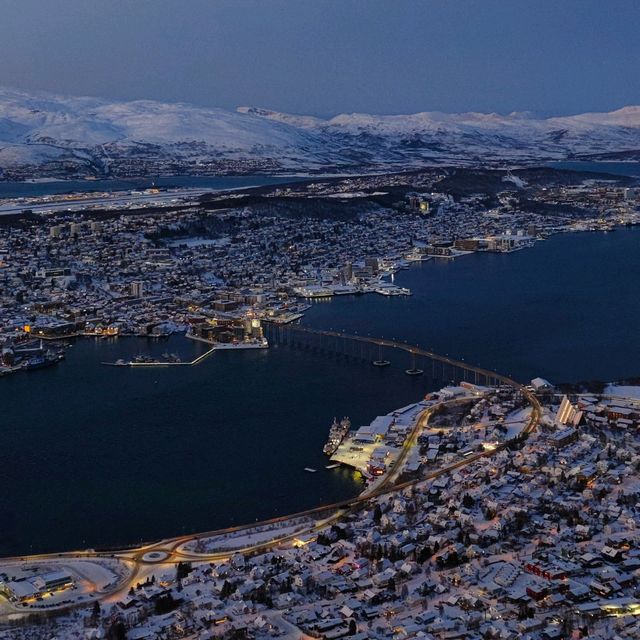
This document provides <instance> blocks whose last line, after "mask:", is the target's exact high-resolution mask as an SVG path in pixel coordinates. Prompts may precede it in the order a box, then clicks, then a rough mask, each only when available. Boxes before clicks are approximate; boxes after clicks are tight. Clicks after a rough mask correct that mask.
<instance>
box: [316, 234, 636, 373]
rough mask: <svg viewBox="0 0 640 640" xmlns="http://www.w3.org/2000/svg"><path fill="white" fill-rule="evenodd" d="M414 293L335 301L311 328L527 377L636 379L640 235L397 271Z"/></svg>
mask: <svg viewBox="0 0 640 640" xmlns="http://www.w3.org/2000/svg"><path fill="white" fill-rule="evenodd" d="M396 283H397V284H400V285H401V286H406V287H409V288H410V289H411V290H412V292H413V293H414V295H413V296H412V297H404V298H399V297H398V298H390V297H387V298H385V297H383V296H378V295H375V294H373V295H368V296H363V297H361V298H357V297H350V298H345V297H337V298H331V299H330V301H329V302H322V303H318V304H317V305H316V306H315V307H314V312H313V313H310V314H308V316H307V317H306V319H305V322H306V323H307V324H309V325H312V326H331V327H332V328H334V329H340V330H344V331H347V332H354V331H358V332H361V333H365V334H371V335H382V336H384V337H395V338H399V339H402V340H408V341H409V342H411V343H415V344H419V345H421V346H423V347H430V348H432V349H433V350H434V351H436V352H438V353H445V354H448V355H450V356H453V357H456V358H464V359H465V360H467V361H469V362H472V363H474V364H481V365H483V366H486V367H488V368H490V369H496V370H498V371H500V372H501V373H505V374H510V375H512V376H514V377H515V378H517V379H519V380H522V381H526V380H530V379H531V378H532V377H534V376H543V377H547V378H549V379H550V380H552V381H555V382H564V381H567V382H569V381H579V380H590V379H601V380H615V379H619V378H623V377H627V376H635V375H640V332H639V331H638V318H639V317H640V229H623V228H622V229H618V230H616V231H613V232H610V233H574V234H563V235H557V236H554V237H552V238H551V239H549V240H546V241H544V242H538V243H537V244H536V245H535V247H534V248H532V249H527V250H523V251H519V252H517V253H511V254H489V253H485V254H480V253H477V254H472V255H469V256H465V257H462V258H458V259H456V260H432V261H429V262H427V263H425V264H423V265H421V266H417V267H413V268H412V269H410V270H409V271H401V272H399V274H398V275H397V276H396Z"/></svg>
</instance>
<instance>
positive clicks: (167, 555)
mask: <svg viewBox="0 0 640 640" xmlns="http://www.w3.org/2000/svg"><path fill="white" fill-rule="evenodd" d="M287 331H292V332H304V333H309V334H315V335H322V336H329V337H336V338H349V339H353V340H357V341H363V342H368V343H371V344H375V345H378V346H385V347H390V348H395V349H400V350H403V351H406V352H408V353H411V354H415V355H419V356H426V357H429V358H431V359H434V360H437V361H439V362H442V363H444V364H448V365H451V366H452V367H458V368H462V369H466V370H468V371H472V372H474V373H477V374H478V375H481V376H483V377H486V378H487V379H489V378H490V379H492V380H495V381H498V382H500V383H501V384H503V385H505V386H510V387H512V388H514V389H515V390H517V391H519V392H521V393H522V394H523V396H524V398H525V399H526V400H527V402H528V403H529V404H530V405H531V415H530V418H529V422H528V423H527V425H526V426H525V428H524V429H523V431H522V432H521V434H520V435H519V436H518V438H522V437H526V436H527V435H528V434H529V433H531V432H532V431H534V430H535V429H536V427H537V426H538V424H539V422H540V416H541V406H540V403H539V401H538V399H537V398H536V396H535V395H534V393H533V392H532V391H530V390H529V389H527V388H526V387H524V386H523V385H522V384H520V383H518V382H516V381H515V380H512V379H511V378H508V377H506V376H503V375H500V374H498V373H496V372H493V371H489V370H487V369H482V368H480V367H475V366H472V365H469V364H467V363H466V362H461V361H458V360H454V359H453V358H448V357H446V356H440V355H438V354H435V353H433V352H430V351H426V350H424V349H421V348H419V347H415V346H411V345H407V344H404V343H400V342H395V341H393V340H385V339H382V338H366V337H362V336H351V335H345V334H341V333H338V332H335V331H319V330H315V329H307V328H302V327H295V328H287ZM462 401H466V402H468V401H469V398H466V399H455V400H450V401H446V402H443V403H439V404H437V405H433V406H432V407H428V408H427V409H425V410H424V411H423V412H422V414H421V415H420V416H419V418H418V419H417V420H416V424H415V427H414V429H413V431H412V432H411V434H410V435H409V437H408V438H407V439H406V441H405V444H404V445H403V449H402V451H401V452H400V455H399V456H398V458H397V460H396V463H395V465H394V467H393V470H391V471H390V472H389V473H387V475H386V476H385V477H384V479H383V480H382V481H381V482H380V484H379V485H378V486H377V487H376V488H375V489H374V490H372V491H370V492H365V493H363V494H361V495H360V496H358V497H356V498H353V499H351V500H343V501H341V502H336V503H332V504H326V505H321V506H319V507H315V508H313V509H308V510H306V511H302V512H299V513H294V514H290V515H287V516H281V517H277V518H271V519H269V520H265V521H262V522H259V523H252V524H248V525H244V526H236V527H229V528H226V529H218V530H214V531H205V532H202V533H198V534H190V535H184V536H177V537H175V538H168V539H165V540H160V541H158V542H154V543H150V544H146V545H142V546H140V547H136V548H131V549H122V550H118V551H114V552H113V553H109V552H99V551H94V550H91V549H90V550H86V551H69V552H63V553H58V554H37V555H31V556H19V557H14V558H5V559H6V560H8V561H12V560H21V561H26V562H32V561H42V560H58V561H60V560H62V559H65V558H67V559H69V560H73V559H81V558H82V559H87V558H100V557H110V558H118V559H120V560H122V561H124V562H126V563H132V564H133V570H132V573H131V574H130V576H129V577H128V578H127V580H126V581H124V582H122V583H120V584H119V585H118V586H116V587H114V588H112V589H109V590H108V591H105V592H103V593H102V594H100V597H101V598H107V597H114V596H117V595H118V594H120V593H122V592H126V591H127V590H128V589H129V587H130V586H131V585H132V584H135V583H136V578H137V577H138V575H139V573H140V571H141V569H142V568H143V567H144V566H148V565H167V564H174V563H176V562H180V561H193V562H213V561H222V560H227V559H229V558H230V557H231V556H232V555H233V554H235V553H261V552H265V551H268V550H269V549H272V548H274V547H278V546H281V545H283V544H286V543H289V542H291V541H293V540H294V539H295V538H297V537H299V536H300V535H305V534H309V533H314V532H316V531H319V530H320V529H323V528H325V527H327V526H329V525H331V524H332V523H334V522H337V521H339V520H340V519H342V518H343V517H344V516H345V515H346V514H348V513H350V512H351V511H353V510H354V509H357V508H359V507H361V506H362V505H364V504H366V503H367V502H369V501H370V500H372V499H373V498H377V497H380V496H383V495H388V494H391V493H394V492H397V491H401V490H403V489H405V488H407V487H411V486H414V485H417V484H418V483H422V482H426V481H429V480H433V479H435V478H438V477H440V476H442V475H445V474H449V473H452V472H453V471H455V470H457V469H460V468H462V467H465V466H468V465H470V464H473V463H474V462H476V461H477V460H480V459H481V458H487V457H491V456H493V455H496V454H497V453H499V452H500V451H503V450H505V449H506V448H507V447H508V446H509V444H510V442H511V441H507V442H504V443H502V444H500V445H498V446H497V447H496V448H495V449H493V450H491V451H483V452H481V453H477V454H475V455H472V456H469V457H467V458H463V459H461V460H459V461H457V462H454V463H452V464H450V465H447V466H446V467H442V468H441V469H438V470H436V471H432V472H430V473H428V474H426V475H424V476H422V477H420V478H417V479H413V480H408V481H405V482H402V483H395V482H393V481H394V479H395V478H397V476H398V475H399V474H400V471H401V470H402V466H403V464H404V462H405V460H406V457H407V455H408V454H409V451H410V449H411V448H412V446H413V444H415V441H416V439H417V437H418V434H419V433H420V431H421V430H422V429H423V428H424V426H425V424H426V423H427V422H428V420H429V418H430V416H431V415H432V413H433V411H434V409H435V408H436V407H440V406H442V405H443V404H445V405H450V404H456V403H460V402H462ZM327 514H329V515H327ZM321 516H325V517H324V518H323V519H321V520H318V521H315V520H314V521H312V522H310V524H309V526H308V527H306V528H304V529H298V530H296V531H295V533H287V534H285V535H283V536H281V537H278V538H274V539H272V540H270V541H268V542H262V543H258V544H255V545H250V546H247V547H245V548H242V549H234V550H233V551H231V550H226V551H219V552H214V553H204V554H200V553H195V552H189V551H185V550H181V549H180V547H182V546H184V545H185V544H186V543H188V542H193V541H197V540H199V539H203V538H211V537H215V536H220V535H224V534H229V533H236V532H240V531H244V530H246V531H248V530H251V529H256V528H261V527H267V526H269V525H272V524H281V523H285V522H287V521H290V520H296V519H303V518H310V519H313V518H315V517H318V518H319V517H321ZM155 554H157V555H155ZM154 556H155V557H154ZM82 606H86V602H85V603H83V604H82ZM29 611H30V612H32V611H34V610H29ZM36 611H37V610H36Z"/></svg>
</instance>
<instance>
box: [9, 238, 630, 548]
mask: <svg viewBox="0 0 640 640" xmlns="http://www.w3.org/2000/svg"><path fill="white" fill-rule="evenodd" d="M396 281H397V282H398V283H400V284H402V285H405V286H408V287H410V288H411V289H412V290H413V292H414V295H413V296H412V297H409V298H400V297H397V298H391V297H389V298H386V297H382V296H377V295H375V294H371V295H368V296H362V297H337V298H333V299H331V300H330V301H327V302H322V303H318V304H316V305H314V307H313V309H312V310H311V311H310V312H309V313H308V315H307V316H306V318H305V322H306V323H307V324H310V325H313V326H318V327H327V328H334V329H343V330H346V331H349V332H358V333H365V334H366V333H369V334H371V335H381V336H384V337H393V338H396V339H401V340H408V341H409V342H413V343H417V344H421V345H423V346H425V347H431V348H433V349H434V350H435V351H437V352H441V353H446V354H449V355H452V356H456V357H460V358H464V359H466V360H467V361H470V362H473V363H478V364H481V365H483V366H486V367H489V368H495V369H496V370H498V371H500V372H502V373H506V374H511V375H513V376H514V377H516V378H518V379H520V380H523V381H525V380H529V379H530V378H531V377H533V376H536V375H541V376H544V377H547V378H549V379H551V380H553V381H556V382H559V381H578V380H585V379H602V380H612V379H618V378H622V377H627V376H634V375H640V332H638V330H637V326H638V317H640V295H639V291H638V288H639V285H638V283H640V230H631V229H620V230H617V231H615V232H612V233H608V234H601V233H593V234H589V233H582V234H565V235H561V236H555V237H554V238H552V239H550V240H548V241H546V242H539V243H538V244H536V246H535V248H533V249H529V250H525V251H521V252H518V253H514V254H503V255H499V254H475V255H470V256H466V257H463V258H459V259H457V260H455V261H431V262H428V263H426V264H424V265H421V266H417V267H414V268H412V269H411V270H409V271H402V272H400V273H399V274H398V276H397V278H396ZM202 349H203V347H202V345H199V344H194V343H192V342H188V341H186V340H185V339H184V338H181V337H174V338H172V339H171V340H170V341H169V342H168V343H163V342H161V343H150V342H147V341H145V340H138V339H134V338H131V339H121V340H118V341H116V342H113V343H110V342H108V341H93V340H79V341H78V342H77V343H76V344H75V346H74V347H72V348H71V349H70V350H69V352H68V358H67V360H66V361H65V362H63V363H62V364H60V365H59V366H58V367H56V368H52V369H47V370H40V371H35V372H32V373H29V374H16V375H13V376H9V377H7V378H3V379H2V380H0V401H1V402H2V422H1V423H0V424H1V427H0V428H1V429H2V434H1V435H2V447H0V474H1V477H2V484H3V491H2V492H0V523H1V525H2V526H1V527H0V554H15V553H25V552H29V551H45V550H61V549H69V548H77V547H95V546H101V545H117V544H123V543H131V542H136V541H140V540H141V539H144V540H148V539H156V538H159V537H163V536H170V535H176V534H180V533H183V532H191V531H196V530H207V529H211V528H217V527H224V526H229V525H232V524H240V523H245V522H251V521H253V520H255V519H256V518H266V517H269V516H274V515H281V514H284V513H288V512H292V511H297V510H301V509H304V508H307V507H311V506H315V505H317V504H321V503H323V502H326V501H332V500H337V499H341V498H346V497H349V496H352V495H354V494H355V493H357V492H358V490H359V488H360V486H361V485H360V484H359V481H358V480H357V479H355V478H354V476H353V475H352V474H351V473H349V472H348V471H346V470H334V471H327V470H325V469H324V465H325V464H326V459H325V457H324V456H323V455H322V452H321V451H322V445H323V444H324V441H325V438H326V434H327V430H328V426H329V424H330V422H331V420H332V419H333V417H334V416H338V417H340V416H342V415H349V416H350V417H351V419H352V421H353V423H354V426H358V425H360V424H365V423H368V422H369V421H370V420H371V419H372V418H373V417H375V416H376V415H378V414H381V413H387V412H389V411H391V410H393V409H394V408H397V407H399V406H402V405H404V404H408V403H409V402H412V401H415V400H417V399H419V398H420V397H421V395H423V394H424V392H425V391H426V390H427V386H426V384H427V381H426V379H424V378H410V377H407V376H405V375H404V374H403V373H402V368H401V367H403V366H406V365H407V362H394V366H393V367H390V368H388V369H382V370H380V369H376V368H374V367H372V366H370V365H369V364H354V363H353V362H346V361H344V360H340V359H335V358H330V357H328V356H322V355H314V354H312V353H310V352H307V351H295V350H290V349H287V348H282V347H280V348H273V349H270V350H268V351H245V352H242V353H238V352H234V353H229V352H218V353H216V354H214V356H213V357H211V358H210V359H208V360H205V361H204V362H203V363H202V364H201V365H199V366H196V367H175V368H154V369H122V368H115V367H104V366H101V365H100V361H101V360H115V359H116V358H118V357H128V356H132V355H136V354H137V353H149V354H155V355H159V354H161V353H162V352H164V351H169V352H175V351H179V352H180V353H181V354H182V356H183V357H185V358H186V357H190V356H193V355H194V354H195V353H199V352H201V350H202ZM307 466H309V467H314V468H317V469H318V470H319V471H318V473H315V474H309V473H305V472H304V471H303V468H304V467H307Z"/></svg>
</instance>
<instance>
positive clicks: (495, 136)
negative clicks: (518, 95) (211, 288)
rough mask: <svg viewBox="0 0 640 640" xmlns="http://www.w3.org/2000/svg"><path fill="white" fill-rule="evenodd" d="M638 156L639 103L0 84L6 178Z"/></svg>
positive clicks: (0, 168)
mask: <svg viewBox="0 0 640 640" xmlns="http://www.w3.org/2000/svg"><path fill="white" fill-rule="evenodd" d="M619 153H630V154H634V153H635V154H640V106H635V105H629V106H626V107H622V108H620V109H617V110H615V111H611V112H605V113H596V112H589V113H583V114H577V115H572V116H554V117H550V118H538V117H535V116H532V115H531V114H530V113H527V112H516V113H511V114H508V115H501V114H498V113H479V112H467V113H460V114H450V113H443V112H427V111H425V112H420V113H415V114H407V115H372V114H363V113H351V114H347V113H344V114H338V115H336V116H333V117H331V118H319V117H316V116H307V115H296V114H287V113H281V112H278V111H273V110H270V109H264V108H260V107H238V108H237V109H236V111H229V110H225V109H220V108H214V107H198V106H193V105H190V104H187V103H183V102H180V103H164V102H158V101H153V100H134V101H128V102H124V101H110V100H106V99H102V98H92V97H73V96H72V97H67V96H60V95H56V94H47V93H29V92H26V91H21V90H16V89H11V88H3V87H0V178H4V179H14V178H15V179H20V178H24V177H41V176H47V177H49V176H52V177H65V176H89V175H96V176H100V177H105V176H130V175H145V174H167V175H168V174H170V173H174V174H175V173H187V174H188V173H192V174H194V175H205V174H208V173H247V172H269V173H277V172H290V171H307V172H316V171H341V170H345V169H349V170H362V171H367V170H373V169H375V170H384V169H390V170H397V169H399V168H406V169H412V168H419V167H421V166H429V165H438V164H477V163H488V164H491V163H523V164H526V163H531V162H540V161H552V160H563V159H573V158H577V157H585V156H595V157H597V156H598V155H606V154H619Z"/></svg>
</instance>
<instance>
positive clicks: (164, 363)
mask: <svg viewBox="0 0 640 640" xmlns="http://www.w3.org/2000/svg"><path fill="white" fill-rule="evenodd" d="M215 350H216V349H215V347H214V348H212V349H209V351H206V352H205V353H202V354H200V355H199V356H198V357H197V358H195V359H194V360H191V362H170V361H167V360H152V361H150V362H133V361H132V360H130V361H128V362H118V361H116V362H101V363H100V364H103V365H105V366H107V367H193V366H194V365H196V364H200V363H201V362H202V361H203V360H204V359H205V358H208V357H209V356H210V355H211V354H212V353H213V352H214V351H215Z"/></svg>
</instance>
